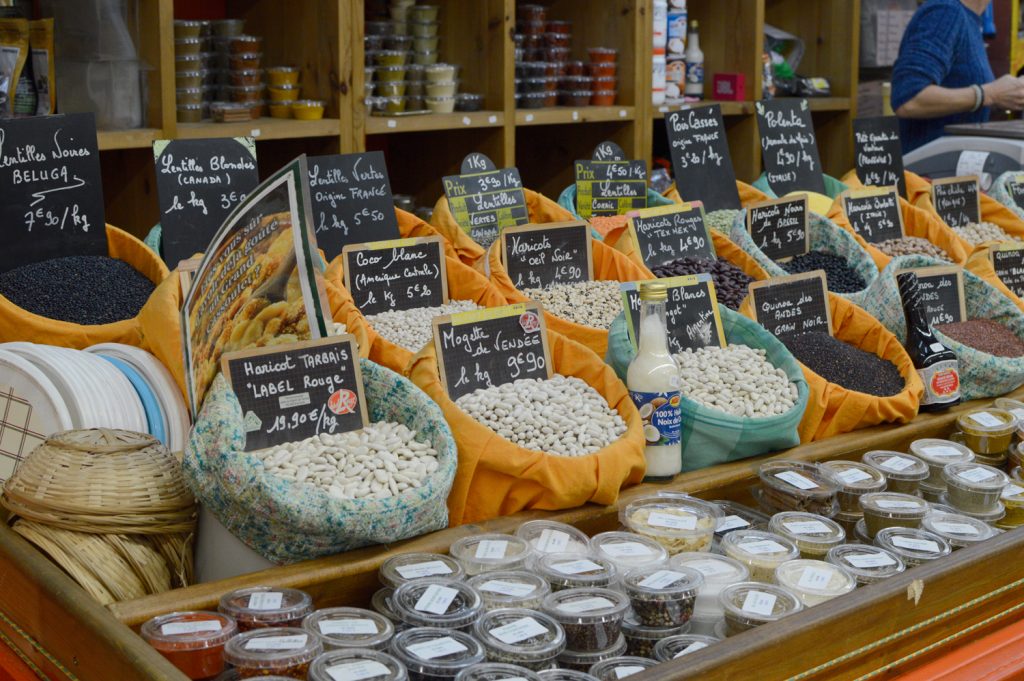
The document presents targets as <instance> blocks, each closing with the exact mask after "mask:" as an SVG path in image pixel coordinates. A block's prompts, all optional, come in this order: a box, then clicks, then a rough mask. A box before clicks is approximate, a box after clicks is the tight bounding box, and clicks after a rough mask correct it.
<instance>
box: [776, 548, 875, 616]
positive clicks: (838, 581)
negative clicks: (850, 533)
mask: <svg viewBox="0 0 1024 681" xmlns="http://www.w3.org/2000/svg"><path fill="white" fill-rule="evenodd" d="M775 581H776V582H777V583H778V584H779V585H780V586H784V587H786V588H787V589H789V590H790V591H792V592H793V593H794V594H796V596H797V598H799V599H800V602H801V603H803V604H804V607H807V608H810V607H812V606H815V605H818V604H819V603H824V602H825V601H830V600H832V599H833V598H837V597H839V596H842V595H844V594H848V593H850V592H851V591H853V590H854V589H856V588H857V580H856V578H854V576H853V575H852V574H850V573H849V572H848V571H847V570H846V568H844V567H841V566H839V565H835V564H833V563H828V562H825V561H823V560H806V559H800V560H791V561H788V562H786V563H783V564H782V565H780V566H779V567H777V568H776V569H775Z"/></svg>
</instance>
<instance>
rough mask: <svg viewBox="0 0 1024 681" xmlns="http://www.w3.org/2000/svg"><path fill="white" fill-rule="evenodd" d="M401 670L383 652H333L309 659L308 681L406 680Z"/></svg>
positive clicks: (403, 670) (400, 664) (391, 657)
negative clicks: (310, 661) (310, 660)
mask: <svg viewBox="0 0 1024 681" xmlns="http://www.w3.org/2000/svg"><path fill="white" fill-rule="evenodd" d="M408 678H409V675H408V674H407V673H406V671H405V667H404V666H403V665H402V663H401V662H399V661H398V660H397V659H395V658H394V657H393V656H391V655H388V654H387V653H383V652H379V651H374V650H366V649H360V650H334V651H329V652H326V653H324V654H323V655H321V656H320V657H318V658H316V659H315V660H313V664H312V665H311V666H310V668H309V681H339V680H340V681H406V679H408Z"/></svg>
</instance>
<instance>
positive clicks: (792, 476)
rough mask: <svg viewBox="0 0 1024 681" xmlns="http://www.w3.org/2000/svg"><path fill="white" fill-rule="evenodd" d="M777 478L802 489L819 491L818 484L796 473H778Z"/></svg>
mask: <svg viewBox="0 0 1024 681" xmlns="http://www.w3.org/2000/svg"><path fill="white" fill-rule="evenodd" d="M775 477H776V478H778V479H779V480H783V481H785V482H788V483H789V484H790V485H793V487H799V488H800V489H817V487H818V483H816V482H814V481H813V480H811V479H810V478H808V477H807V476H805V475H801V474H800V473H797V472H796V471H782V472H781V473H776V474H775Z"/></svg>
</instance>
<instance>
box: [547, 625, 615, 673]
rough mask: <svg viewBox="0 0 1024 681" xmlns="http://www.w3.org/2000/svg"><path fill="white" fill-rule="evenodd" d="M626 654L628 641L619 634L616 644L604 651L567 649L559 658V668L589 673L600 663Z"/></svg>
mask: <svg viewBox="0 0 1024 681" xmlns="http://www.w3.org/2000/svg"><path fill="white" fill-rule="evenodd" d="M625 654H626V639H625V638H624V637H623V636H622V634H619V637H618V638H617V639H615V643H613V644H612V645H610V646H608V647H607V648H605V649H604V650H596V651H593V652H588V651H576V650H568V649H567V650H566V651H565V652H563V653H562V654H561V655H559V656H558V666H559V667H562V668H563V669H570V670H573V671H578V672H589V671H590V668H591V667H593V666H594V665H595V664H597V663H598V662H602V661H604V660H610V659H612V658H613V657H619V656H621V655H625Z"/></svg>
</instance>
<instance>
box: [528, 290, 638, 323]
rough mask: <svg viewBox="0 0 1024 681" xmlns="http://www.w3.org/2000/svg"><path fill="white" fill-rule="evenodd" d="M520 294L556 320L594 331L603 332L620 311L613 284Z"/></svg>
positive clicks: (619, 293) (618, 296)
mask: <svg viewBox="0 0 1024 681" xmlns="http://www.w3.org/2000/svg"><path fill="white" fill-rule="evenodd" d="M522 294H523V295H524V296H526V297H527V298H529V299H530V300H535V301H537V302H538V303H540V304H541V305H543V306H544V309H545V310H547V311H548V312H550V313H551V314H553V315H555V316H556V317H561V318H562V319H565V320H567V321H570V322H573V323H574V324H579V325H581V326H590V327H593V328H595V329H607V328H608V327H609V326H611V325H612V322H613V321H615V318H616V317H617V316H618V314H619V313H620V312H622V293H621V292H620V290H619V282H617V281H584V282H578V283H575V284H555V285H554V286H550V287H548V288H528V289H523V291H522Z"/></svg>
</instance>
